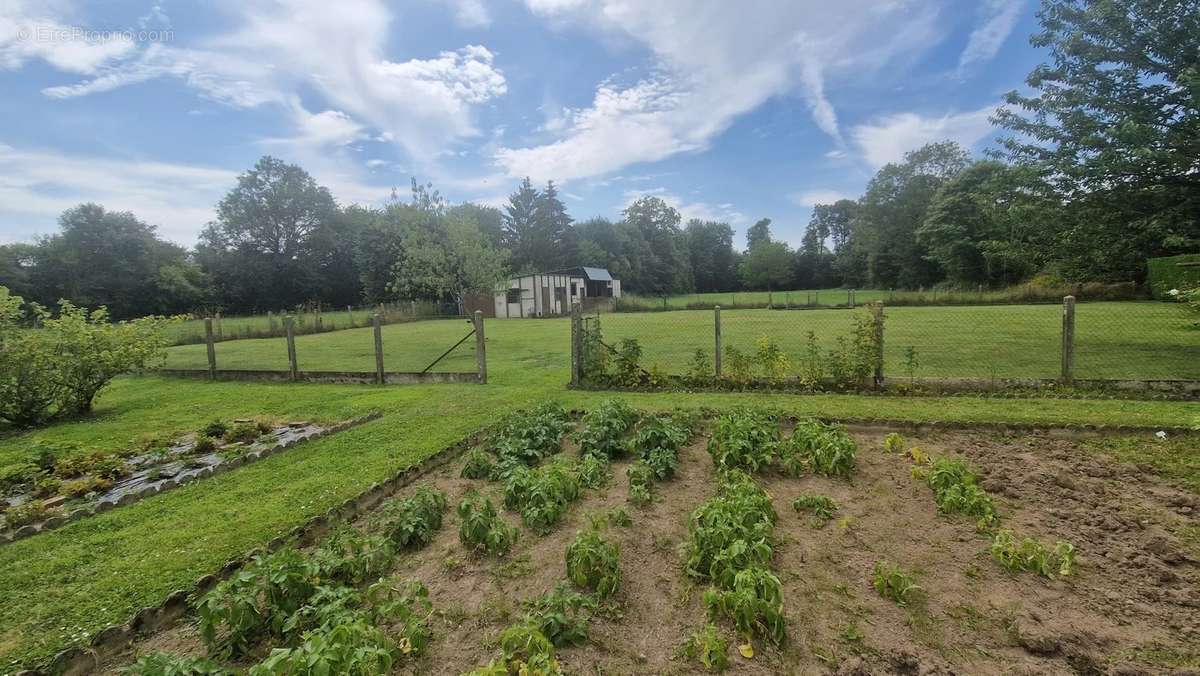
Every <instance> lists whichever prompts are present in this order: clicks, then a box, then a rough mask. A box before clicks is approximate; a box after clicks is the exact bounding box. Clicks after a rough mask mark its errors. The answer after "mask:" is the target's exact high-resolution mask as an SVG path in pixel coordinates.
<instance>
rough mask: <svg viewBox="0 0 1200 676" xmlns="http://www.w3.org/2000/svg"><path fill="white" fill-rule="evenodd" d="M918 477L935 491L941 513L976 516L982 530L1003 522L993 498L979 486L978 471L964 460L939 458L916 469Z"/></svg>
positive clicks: (934, 494)
mask: <svg viewBox="0 0 1200 676" xmlns="http://www.w3.org/2000/svg"><path fill="white" fill-rule="evenodd" d="M913 450H914V451H917V449H913ZM914 475H915V476H917V477H918V478H921V479H923V480H924V481H925V483H926V484H927V485H928V486H929V488H931V489H932V490H933V499H934V502H936V503H937V506H938V511H939V512H941V513H943V514H964V515H966V516H970V517H974V518H975V519H977V520H978V527H979V528H980V529H981V530H982V529H986V528H989V527H991V526H992V525H993V524H995V523H996V521H997V520H998V519H999V516H998V515H997V514H996V508H995V507H994V506H993V505H992V499H991V497H989V496H988V494H987V492H986V491H984V490H983V488H981V487H980V486H979V478H978V477H977V476H976V475H975V472H974V471H972V470H971V467H970V466H969V465H967V463H965V462H963V461H962V460H957V459H953V458H935V459H933V460H932V461H930V462H929V463H928V466H927V467H924V468H922V467H917V468H914Z"/></svg>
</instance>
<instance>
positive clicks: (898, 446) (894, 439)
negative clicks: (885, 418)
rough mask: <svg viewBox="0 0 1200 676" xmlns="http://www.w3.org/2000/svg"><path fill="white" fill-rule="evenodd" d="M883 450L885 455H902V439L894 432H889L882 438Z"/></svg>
mask: <svg viewBox="0 0 1200 676" xmlns="http://www.w3.org/2000/svg"><path fill="white" fill-rule="evenodd" d="M883 450H884V451H885V452H887V453H903V452H904V437H902V436H900V435H899V434H897V433H896V432H889V433H888V435H887V436H886V437H884V438H883Z"/></svg>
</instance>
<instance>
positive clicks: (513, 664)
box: [466, 622, 563, 676]
mask: <svg viewBox="0 0 1200 676" xmlns="http://www.w3.org/2000/svg"><path fill="white" fill-rule="evenodd" d="M562 673H563V671H562V667H561V666H560V665H559V663H558V658H557V657H555V654H554V644H553V643H551V642H550V639H548V638H546V637H545V635H543V634H542V632H541V631H540V630H538V628H537V627H536V626H534V625H533V624H532V623H530V622H522V623H520V624H514V625H512V626H510V627H508V628H506V629H505V630H504V631H503V632H501V633H500V657H499V659H495V660H492V661H491V662H489V663H488V664H487V666H484V667H480V668H478V669H476V670H474V671H471V672H469V673H468V674H466V676H509V675H510V674H519V675H520V676H561V675H562Z"/></svg>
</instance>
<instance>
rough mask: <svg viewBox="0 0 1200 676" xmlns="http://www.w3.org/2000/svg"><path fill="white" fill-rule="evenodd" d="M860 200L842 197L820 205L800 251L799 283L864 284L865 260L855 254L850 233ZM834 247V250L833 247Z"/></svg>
mask: <svg viewBox="0 0 1200 676" xmlns="http://www.w3.org/2000/svg"><path fill="white" fill-rule="evenodd" d="M857 214H858V202H855V201H854V200H847V199H842V200H838V201H836V202H834V203H833V204H817V205H815V206H814V207H813V215H812V218H811V219H810V220H809V223H808V227H807V228H806V229H805V230H804V239H803V240H802V242H801V246H800V251H798V252H797V275H798V279H797V280H796V281H797V286H798V287H799V288H815V289H821V288H826V287H833V286H840V285H842V283H843V282H844V281H848V282H849V283H851V284H858V283H861V281H862V278H861V272H862V270H863V269H864V267H865V265H864V261H862V260H859V258H858V257H856V256H855V255H854V248H853V247H852V246H851V234H852V231H853V226H854V220H855V218H856V216H857ZM830 247H832V249H831V248H830Z"/></svg>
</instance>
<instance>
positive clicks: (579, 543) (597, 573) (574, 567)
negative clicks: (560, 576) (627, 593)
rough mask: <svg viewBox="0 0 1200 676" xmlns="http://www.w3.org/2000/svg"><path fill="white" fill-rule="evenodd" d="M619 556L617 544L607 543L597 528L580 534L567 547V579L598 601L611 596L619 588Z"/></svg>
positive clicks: (619, 551)
mask: <svg viewBox="0 0 1200 676" xmlns="http://www.w3.org/2000/svg"><path fill="white" fill-rule="evenodd" d="M620 553H621V550H620V547H619V546H618V545H617V543H615V542H610V541H609V540H607V539H606V538H605V537H604V536H603V535H602V534H601V532H600V530H599V529H596V528H589V529H587V530H583V531H580V532H579V533H577V534H576V536H575V540H574V541H573V542H572V543H571V544H570V545H568V546H567V577H568V578H569V579H570V580H571V583H572V584H574V585H575V586H577V587H584V588H586V589H590V590H592V591H594V592H596V594H597V595H598V596H600V597H602V598H603V597H607V596H611V595H612V594H613V593H615V592H616V591H617V588H618V587H620V585H621V568H620V565H619V563H618V560H619V559H620Z"/></svg>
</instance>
